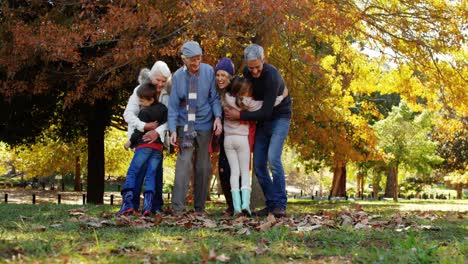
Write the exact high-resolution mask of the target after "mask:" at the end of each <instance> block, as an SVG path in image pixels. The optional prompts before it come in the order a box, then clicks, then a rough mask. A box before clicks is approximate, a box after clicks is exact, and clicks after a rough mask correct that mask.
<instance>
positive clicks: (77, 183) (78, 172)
mask: <svg viewBox="0 0 468 264" xmlns="http://www.w3.org/2000/svg"><path fill="white" fill-rule="evenodd" d="M74 185H75V188H74V190H75V192H81V164H80V156H76V158H75V184H74Z"/></svg>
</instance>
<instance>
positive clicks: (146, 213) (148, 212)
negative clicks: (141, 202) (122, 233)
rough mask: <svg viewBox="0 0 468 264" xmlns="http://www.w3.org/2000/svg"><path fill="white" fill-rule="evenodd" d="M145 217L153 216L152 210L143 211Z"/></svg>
mask: <svg viewBox="0 0 468 264" xmlns="http://www.w3.org/2000/svg"><path fill="white" fill-rule="evenodd" d="M142 215H143V216H150V215H151V211H150V210H145V211H143V214H142Z"/></svg>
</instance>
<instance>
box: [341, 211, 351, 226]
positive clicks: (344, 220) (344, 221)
mask: <svg viewBox="0 0 468 264" xmlns="http://www.w3.org/2000/svg"><path fill="white" fill-rule="evenodd" d="M340 217H341V226H350V225H353V218H351V217H350V216H347V215H345V214H344V215H341V216H340Z"/></svg>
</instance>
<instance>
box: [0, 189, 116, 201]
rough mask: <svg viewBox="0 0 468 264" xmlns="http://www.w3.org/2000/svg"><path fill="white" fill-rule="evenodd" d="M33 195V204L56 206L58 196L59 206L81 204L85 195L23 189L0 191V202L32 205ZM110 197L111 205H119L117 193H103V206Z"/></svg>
mask: <svg viewBox="0 0 468 264" xmlns="http://www.w3.org/2000/svg"><path fill="white" fill-rule="evenodd" d="M33 195H35V202H36V203H38V204H40V203H55V204H57V203H58V200H59V195H60V203H61V204H83V195H86V193H85V192H62V191H44V190H24V189H0V199H1V200H0V202H1V203H5V199H7V203H13V204H32V203H33ZM111 195H113V204H114V205H119V204H120V203H121V196H120V193H119V192H105V193H104V204H111ZM85 199H86V197H85Z"/></svg>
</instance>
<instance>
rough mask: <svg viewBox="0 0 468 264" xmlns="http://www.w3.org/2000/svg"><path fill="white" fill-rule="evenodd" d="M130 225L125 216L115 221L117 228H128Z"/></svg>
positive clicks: (128, 219)
mask: <svg viewBox="0 0 468 264" xmlns="http://www.w3.org/2000/svg"><path fill="white" fill-rule="evenodd" d="M130 223H131V220H130V218H129V217H127V216H125V215H122V216H119V217H117V218H116V219H115V224H116V225H117V226H129V225H130Z"/></svg>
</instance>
